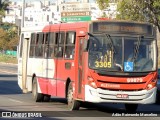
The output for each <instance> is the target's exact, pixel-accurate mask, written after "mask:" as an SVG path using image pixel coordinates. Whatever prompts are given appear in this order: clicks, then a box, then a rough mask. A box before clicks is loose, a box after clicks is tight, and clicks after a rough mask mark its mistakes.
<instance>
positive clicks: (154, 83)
mask: <svg viewBox="0 0 160 120" xmlns="http://www.w3.org/2000/svg"><path fill="white" fill-rule="evenodd" d="M156 83H157V80H156V79H153V80H151V81H150V82H149V83H148V85H147V87H146V89H147V90H150V89H152V88H154V87H155V86H156Z"/></svg>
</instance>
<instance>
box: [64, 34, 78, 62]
mask: <svg viewBox="0 0 160 120" xmlns="http://www.w3.org/2000/svg"><path fill="white" fill-rule="evenodd" d="M75 38H76V33H75V32H67V34H66V42H65V54H64V57H65V59H74V53H75Z"/></svg>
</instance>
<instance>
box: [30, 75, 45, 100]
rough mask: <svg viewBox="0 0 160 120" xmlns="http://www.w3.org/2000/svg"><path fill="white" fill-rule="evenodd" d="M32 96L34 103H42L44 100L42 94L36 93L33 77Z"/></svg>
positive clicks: (35, 80)
mask: <svg viewBox="0 0 160 120" xmlns="http://www.w3.org/2000/svg"><path fill="white" fill-rule="evenodd" d="M32 96H33V99H34V101H35V102H42V101H43V99H44V96H43V94H42V93H38V85H37V79H36V77H34V79H33V83H32Z"/></svg>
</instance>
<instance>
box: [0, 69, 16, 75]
mask: <svg viewBox="0 0 160 120" xmlns="http://www.w3.org/2000/svg"><path fill="white" fill-rule="evenodd" d="M0 72H2V73H8V74H17V73H14V72H13V71H12V72H9V71H4V70H0Z"/></svg>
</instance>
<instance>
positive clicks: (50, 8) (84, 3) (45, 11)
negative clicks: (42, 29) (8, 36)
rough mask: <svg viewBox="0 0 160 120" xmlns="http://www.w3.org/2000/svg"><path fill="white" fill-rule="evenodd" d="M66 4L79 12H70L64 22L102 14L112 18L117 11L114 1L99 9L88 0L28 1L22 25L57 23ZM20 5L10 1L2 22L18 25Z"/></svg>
mask: <svg viewBox="0 0 160 120" xmlns="http://www.w3.org/2000/svg"><path fill="white" fill-rule="evenodd" d="M79 3H80V6H81V8H80V9H79V10H78V9H76V8H77V4H79ZM68 4H70V6H71V7H70V8H71V9H74V7H73V6H75V7H76V8H75V9H76V11H75V10H73V11H71V12H79V14H78V13H74V15H73V14H72V15H73V16H72V15H71V14H67V15H71V16H65V21H64V22H72V20H73V22H75V21H77V19H78V20H79V21H80V20H82V21H83V20H84V21H85V20H86V21H87V20H97V18H100V17H101V16H102V15H104V14H105V15H106V16H107V17H108V18H110V19H114V18H115V17H116V13H117V12H116V9H117V4H116V3H115V2H112V3H110V4H109V7H108V8H106V9H105V10H103V11H101V10H100V9H99V7H98V5H97V4H96V3H93V2H92V3H89V0H72V1H65V0H57V1H56V2H52V3H51V2H50V1H49V0H42V1H30V2H27V3H26V4H25V13H24V14H25V16H24V26H41V25H47V24H54V23H59V22H60V21H62V20H64V16H62V12H66V10H64V9H65V8H62V6H64V7H65V6H68ZM22 6H23V3H22V1H18V2H12V3H11V4H10V6H9V7H8V9H7V10H6V15H5V17H4V18H3V22H9V23H16V24H17V25H20V21H21V20H22ZM78 6H79V5H78ZM88 6H89V7H88ZM83 8H84V9H83ZM67 9H68V8H67ZM80 12H81V14H80ZM82 13H84V14H85V15H84V14H83V16H82ZM86 14H87V15H86ZM75 15H78V16H75ZM79 15H81V16H79ZM89 16H90V17H89ZM62 17H63V19H62ZM66 17H67V18H66ZM68 17H69V18H68ZM67 20H71V21H67ZM74 20H75V21H74Z"/></svg>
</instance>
